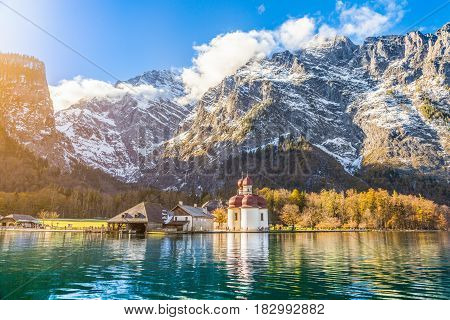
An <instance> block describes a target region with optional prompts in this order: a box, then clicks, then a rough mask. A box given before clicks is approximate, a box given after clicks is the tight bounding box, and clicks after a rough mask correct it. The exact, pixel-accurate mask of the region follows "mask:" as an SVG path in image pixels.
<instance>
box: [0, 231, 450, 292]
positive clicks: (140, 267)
mask: <svg viewBox="0 0 450 320" xmlns="http://www.w3.org/2000/svg"><path fill="white" fill-rule="evenodd" d="M449 240H450V233H448V232H359V233H357V232H305V233H282V234H262V233H228V234H194V235H165V236H164V235H148V236H147V237H144V236H142V237H138V236H131V237H129V236H124V237H122V238H119V237H113V236H111V235H107V236H105V235H103V236H102V235H100V234H83V233H56V232H5V231H3V232H0V298H2V299H450V241H449Z"/></svg>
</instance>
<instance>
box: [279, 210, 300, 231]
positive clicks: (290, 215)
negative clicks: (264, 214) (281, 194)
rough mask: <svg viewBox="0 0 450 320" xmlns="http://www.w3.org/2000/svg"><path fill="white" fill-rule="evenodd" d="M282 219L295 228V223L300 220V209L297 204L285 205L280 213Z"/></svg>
mask: <svg viewBox="0 0 450 320" xmlns="http://www.w3.org/2000/svg"><path fill="white" fill-rule="evenodd" d="M280 219H281V221H282V222H283V223H284V224H285V225H287V226H291V227H292V230H294V228H295V225H296V224H297V223H298V222H299V221H300V210H299V208H298V206H297V205H296V204H286V205H284V206H283V209H282V210H281V215H280Z"/></svg>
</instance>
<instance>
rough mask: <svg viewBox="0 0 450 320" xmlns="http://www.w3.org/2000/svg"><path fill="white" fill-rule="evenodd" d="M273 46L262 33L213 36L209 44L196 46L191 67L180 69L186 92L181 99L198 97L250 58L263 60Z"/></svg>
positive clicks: (268, 33) (268, 36) (274, 44)
mask: <svg viewBox="0 0 450 320" xmlns="http://www.w3.org/2000/svg"><path fill="white" fill-rule="evenodd" d="M275 46H276V41H275V39H274V36H273V34H272V33H271V32H269V31H264V30H262V31H255V30H252V31H250V32H242V31H236V32H231V33H227V34H224V35H219V36H217V37H215V38H214V39H212V40H211V41H210V42H209V43H208V44H203V45H201V46H195V47H194V49H195V50H196V51H197V57H196V58H194V59H193V60H192V62H193V65H192V67H190V68H185V69H183V73H182V79H183V82H184V84H185V86H186V90H187V93H188V95H187V97H186V99H184V100H185V101H189V100H195V99H198V98H200V97H201V95H202V94H203V93H204V92H205V91H206V90H208V89H209V88H210V87H212V86H214V85H217V84H218V83H220V81H222V80H223V79H224V78H225V77H226V76H229V75H231V74H233V73H234V72H236V70H237V69H238V68H239V67H241V66H243V65H244V64H246V63H247V62H248V61H250V59H261V58H264V57H266V56H267V55H268V54H269V53H270V52H272V51H273V49H274V48H275Z"/></svg>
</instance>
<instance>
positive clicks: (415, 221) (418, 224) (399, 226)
mask: <svg viewBox="0 0 450 320" xmlns="http://www.w3.org/2000/svg"><path fill="white" fill-rule="evenodd" d="M257 193H258V194H260V195H261V196H263V197H265V198H266V200H267V206H268V209H269V222H270V223H271V224H272V225H273V226H274V227H275V229H277V228H278V229H281V228H284V229H285V228H286V227H287V228H292V229H299V228H300V229H372V230H375V229H376V230H446V229H447V228H448V223H447V221H448V217H449V212H450V211H449V208H448V207H447V206H445V205H438V204H436V203H435V202H433V201H431V200H428V199H425V198H423V197H420V196H413V195H403V194H398V193H397V192H393V193H389V192H388V191H386V190H383V189H377V190H374V189H369V190H368V191H363V192H357V191H355V190H352V189H350V190H347V191H345V192H336V191H334V190H322V191H321V192H318V193H315V192H310V193H307V192H304V191H299V190H298V189H294V190H293V191H289V190H286V189H269V188H263V189H261V190H258V191H257ZM210 199H212V196H211V195H209V194H208V193H203V194H202V195H196V194H195V193H191V194H187V193H184V192H175V191H161V190H158V189H153V188H141V189H136V190H128V191H123V192H117V193H114V194H110V193H104V192H100V191H97V190H94V189H83V188H62V187H47V188H43V189H41V190H39V191H33V192H0V215H3V216H4V215H7V214H11V213H23V214H31V215H34V216H37V214H38V213H39V212H41V211H49V212H56V213H58V214H59V217H60V218H107V217H111V216H113V215H115V214H117V213H120V212H122V211H125V210H126V209H127V208H130V207H132V206H134V205H136V204H137V203H139V202H141V201H151V202H157V203H161V204H162V205H163V206H164V207H166V208H168V209H171V208H172V207H173V206H175V205H176V204H177V203H178V202H179V201H183V202H184V203H185V204H190V205H193V204H194V203H196V204H199V205H201V204H202V203H204V202H206V201H207V200H210ZM224 211H225V209H223V210H222V212H217V213H216V214H217V217H218V219H219V220H221V219H222V220H223V219H224V217H226V215H224V214H221V213H224ZM225 219H226V218H225ZM218 222H221V223H224V222H226V221H218Z"/></svg>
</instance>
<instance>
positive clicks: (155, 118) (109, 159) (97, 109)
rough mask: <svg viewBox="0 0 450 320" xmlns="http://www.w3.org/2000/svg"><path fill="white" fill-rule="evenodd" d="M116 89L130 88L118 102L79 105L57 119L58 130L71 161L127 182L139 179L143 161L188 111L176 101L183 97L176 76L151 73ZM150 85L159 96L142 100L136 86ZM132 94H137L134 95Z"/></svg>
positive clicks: (166, 137) (112, 100)
mask: <svg viewBox="0 0 450 320" xmlns="http://www.w3.org/2000/svg"><path fill="white" fill-rule="evenodd" d="M118 85H127V86H129V87H131V90H129V91H130V93H127V94H125V95H124V96H123V97H122V98H120V99H108V98H101V99H100V98H94V99H92V100H88V101H80V102H79V103H78V104H76V105H73V106H72V107H70V108H69V109H66V110H62V111H59V112H58V113H57V114H56V125H57V129H58V130H59V131H60V132H61V133H63V134H64V135H65V136H66V137H67V138H68V139H70V140H71V141H72V144H73V146H74V150H73V152H72V153H71V155H72V156H73V157H74V158H76V159H80V160H81V161H82V162H83V163H85V164H87V165H89V166H91V167H94V168H98V169H101V170H103V171H105V172H107V173H108V174H111V175H113V176H115V177H119V178H121V179H122V180H124V181H127V182H136V181H137V180H138V179H139V177H140V176H141V169H142V163H143V160H142V159H144V158H145V159H150V158H151V156H152V153H153V151H154V150H155V148H157V147H158V146H159V145H160V144H161V143H162V142H163V141H165V140H167V139H169V138H170V137H171V136H172V135H173V132H174V131H175V130H176V129H177V127H178V124H179V123H180V122H181V121H182V120H183V119H185V118H186V116H187V115H188V113H189V111H190V107H189V106H182V105H180V104H178V103H177V102H176V99H177V98H179V97H181V96H182V95H183V86H182V84H181V81H180V78H179V74H178V73H177V72H173V71H151V72H147V73H144V74H143V75H141V76H138V77H135V78H133V79H130V80H128V81H125V82H120V83H118V84H116V86H118ZM140 85H151V86H153V87H154V88H156V89H158V90H161V91H162V95H159V96H155V97H146V96H142V95H140V94H139V92H138V89H137V88H138V86H140ZM133 88H136V89H135V91H134V90H133Z"/></svg>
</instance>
